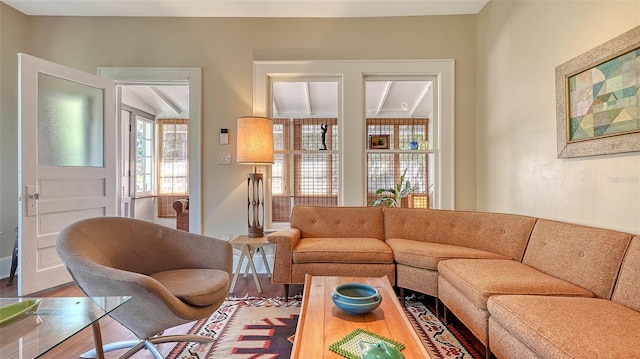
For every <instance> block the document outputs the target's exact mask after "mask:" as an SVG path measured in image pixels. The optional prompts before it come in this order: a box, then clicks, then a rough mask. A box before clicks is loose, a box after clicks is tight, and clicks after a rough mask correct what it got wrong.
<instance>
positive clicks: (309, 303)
mask: <svg viewBox="0 0 640 359" xmlns="http://www.w3.org/2000/svg"><path fill="white" fill-rule="evenodd" d="M352 282H359V283H365V284H369V285H372V286H374V287H376V288H377V289H378V291H380V294H381V295H382V303H380V306H379V307H378V308H376V309H375V310H374V311H372V312H369V313H367V314H361V315H354V314H349V313H347V312H345V311H343V310H341V309H340V308H338V307H336V306H335V305H334V304H333V301H332V300H331V292H333V289H334V288H335V287H336V286H337V285H339V284H342V283H352ZM302 299H303V301H302V308H301V310H300V318H299V320H298V327H297V329H296V336H295V341H294V342H293V350H292V352H291V358H300V359H302V358H318V359H319V358H342V356H340V355H338V354H336V353H334V352H332V351H331V350H329V346H330V345H331V344H333V343H336V342H338V341H340V340H341V339H343V338H344V337H345V336H346V335H347V334H349V333H351V332H353V331H354V330H356V329H358V328H360V329H363V330H366V331H369V332H373V333H375V334H377V335H379V336H382V337H385V338H389V339H392V340H395V341H397V342H400V343H402V344H404V345H406V348H405V349H404V350H402V353H403V354H404V356H405V357H406V358H407V359H411V358H420V359H422V358H431V357H430V356H429V354H428V353H427V351H426V349H425V347H424V344H423V343H422V340H421V339H420V337H419V336H418V334H417V333H416V332H415V330H414V329H413V326H412V325H411V322H409V319H408V318H407V315H406V314H405V312H404V309H403V308H402V306H401V305H400V302H399V301H398V298H397V296H396V294H395V292H394V291H393V288H392V287H391V284H390V283H389V279H388V278H387V277H382V278H368V277H324V276H310V275H307V276H306V278H305V283H304V293H303V298H302Z"/></svg>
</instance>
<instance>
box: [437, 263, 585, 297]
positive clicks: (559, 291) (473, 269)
mask: <svg viewBox="0 0 640 359" xmlns="http://www.w3.org/2000/svg"><path fill="white" fill-rule="evenodd" d="M438 273H439V274H440V276H441V277H443V278H445V279H446V280H447V281H449V283H451V285H452V286H453V287H455V288H456V289H458V290H459V291H460V292H461V293H462V294H463V295H464V296H465V297H466V298H468V300H469V301H470V302H471V303H473V304H474V305H475V306H476V307H478V308H481V309H486V308H487V300H488V299H489V297H490V296H492V295H497V294H540V295H561V296H579V297H593V293H591V292H590V291H588V290H586V289H584V288H580V287H578V286H577V285H574V284H571V283H569V282H566V281H564V280H562V279H558V278H555V277H552V276H550V275H548V274H545V273H543V272H540V271H539V270H537V269H535V268H533V267H530V266H528V265H526V264H522V263H520V262H516V261H513V260H504V259H450V260H446V261H442V262H440V264H438Z"/></svg>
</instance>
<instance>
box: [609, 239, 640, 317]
mask: <svg viewBox="0 0 640 359" xmlns="http://www.w3.org/2000/svg"><path fill="white" fill-rule="evenodd" d="M611 300H613V301H614V302H618V303H620V304H622V305H625V306H627V307H629V308H631V309H634V310H637V311H638V312H640V236H635V237H633V239H632V240H631V245H630V246H629V249H628V250H627V254H626V255H625V257H624V259H623V260H622V268H620V275H619V276H618V281H617V282H616V287H615V288H614V290H613V296H612V297H611Z"/></svg>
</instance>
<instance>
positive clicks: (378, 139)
mask: <svg viewBox="0 0 640 359" xmlns="http://www.w3.org/2000/svg"><path fill="white" fill-rule="evenodd" d="M389 148H390V144H389V135H370V136H369V149H372V150H388V149H389Z"/></svg>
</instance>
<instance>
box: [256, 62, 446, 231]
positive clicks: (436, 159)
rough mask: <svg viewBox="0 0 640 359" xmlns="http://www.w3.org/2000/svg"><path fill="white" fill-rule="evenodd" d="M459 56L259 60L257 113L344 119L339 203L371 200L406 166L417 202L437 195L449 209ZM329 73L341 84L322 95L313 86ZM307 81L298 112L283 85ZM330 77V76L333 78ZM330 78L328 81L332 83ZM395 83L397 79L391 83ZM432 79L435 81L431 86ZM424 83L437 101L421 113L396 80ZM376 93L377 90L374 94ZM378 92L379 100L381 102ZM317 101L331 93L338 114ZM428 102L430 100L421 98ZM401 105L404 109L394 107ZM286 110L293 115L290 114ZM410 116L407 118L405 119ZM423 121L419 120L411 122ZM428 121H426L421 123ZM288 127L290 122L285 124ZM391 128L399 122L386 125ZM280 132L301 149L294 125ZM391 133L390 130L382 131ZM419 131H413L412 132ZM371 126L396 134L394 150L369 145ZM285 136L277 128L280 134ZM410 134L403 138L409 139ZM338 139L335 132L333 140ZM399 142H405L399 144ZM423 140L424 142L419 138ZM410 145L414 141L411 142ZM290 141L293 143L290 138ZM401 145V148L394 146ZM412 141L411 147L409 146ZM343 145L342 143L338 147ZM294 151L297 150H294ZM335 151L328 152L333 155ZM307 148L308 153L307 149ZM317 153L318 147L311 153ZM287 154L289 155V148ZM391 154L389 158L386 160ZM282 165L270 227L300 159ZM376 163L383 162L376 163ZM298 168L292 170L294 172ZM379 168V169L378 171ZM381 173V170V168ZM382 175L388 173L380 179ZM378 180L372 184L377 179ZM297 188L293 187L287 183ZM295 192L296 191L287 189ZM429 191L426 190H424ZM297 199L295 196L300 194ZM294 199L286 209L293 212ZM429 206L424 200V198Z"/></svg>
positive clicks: (299, 92)
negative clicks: (283, 92) (400, 93)
mask: <svg viewBox="0 0 640 359" xmlns="http://www.w3.org/2000/svg"><path fill="white" fill-rule="evenodd" d="M454 74H455V61H454V60H451V59H449V60H390V61H380V60H374V61H367V60H362V61H354V60H348V61H341V60H335V61H333V60H323V61H255V62H254V86H255V88H254V97H253V98H254V103H253V109H254V113H253V114H254V115H257V116H268V117H271V118H276V119H286V120H288V121H289V122H288V123H289V126H293V122H292V121H293V119H304V118H336V119H337V123H338V125H337V129H338V130H339V131H340V133H339V135H338V136H337V137H334V138H335V140H336V141H337V143H335V144H334V146H339V150H335V154H336V155H337V160H339V163H338V164H336V168H337V169H338V170H339V171H340V172H339V173H335V172H334V173H332V176H335V178H336V180H335V182H336V183H337V186H339V188H338V190H337V195H336V201H337V205H339V206H362V205H366V204H367V203H368V201H369V196H370V193H371V191H372V190H374V189H375V188H376V187H377V186H380V187H386V186H387V185H388V184H391V185H392V184H393V183H394V181H395V180H396V178H397V177H399V176H400V175H402V173H403V171H404V169H405V168H408V169H407V174H408V176H409V179H410V181H411V184H412V186H415V187H418V186H420V188H419V189H417V193H416V196H414V198H413V200H414V206H417V205H416V203H415V202H416V201H418V202H420V201H421V200H422V201H423V202H424V198H420V197H419V196H418V195H421V196H425V195H427V196H429V195H430V196H431V197H430V199H431V203H430V207H432V208H441V209H454V208H455V178H454V174H455V173H454V168H455V158H454V148H455V134H454V128H455V124H454V122H455V118H454V107H455V101H454V100H455V86H454V83H455V81H454ZM327 78H333V79H334V81H335V83H336V84H337V85H335V86H336V90H335V95H334V94H333V93H332V95H331V96H328V97H326V98H325V97H321V98H317V96H314V94H315V93H314V90H316V89H315V88H314V87H313V86H312V84H313V83H315V82H321V81H322V80H325V79H327ZM303 79H307V81H308V87H307V85H305V84H300V85H299V86H298V87H296V88H295V89H292V90H291V91H289V92H287V95H288V96H286V97H287V98H296V99H301V100H302V101H301V102H295V101H294V103H300V104H302V105H301V106H300V107H299V108H296V109H295V110H297V112H298V114H297V115H294V114H290V112H293V111H292V109H291V108H287V106H285V105H287V103H286V102H285V103H282V102H280V101H279V100H280V99H281V97H280V95H279V93H280V89H279V88H278V87H277V86H276V84H278V83H288V82H296V83H300V82H304V80H303ZM325 81H327V80H325ZM327 82H328V81H327ZM389 82H390V83H389ZM424 82H429V83H430V86H424ZM396 85H402V86H406V87H421V86H422V90H421V91H412V92H411V93H413V94H414V96H417V97H424V98H425V99H428V100H430V101H432V103H431V104H430V105H431V110H432V112H427V113H426V114H423V113H421V112H420V111H418V110H420V109H421V107H420V106H416V107H414V106H412V105H411V104H412V101H410V100H409V99H405V100H403V99H402V96H396V94H398V92H397V91H395V89H394V86H396ZM372 91H373V92H372ZM376 98H377V99H378V101H376ZM314 99H316V100H318V101H320V102H319V103H321V104H322V103H324V101H326V100H327V99H330V100H331V101H332V102H331V103H332V105H334V106H335V109H334V112H335V113H337V115H335V114H329V113H322V111H319V108H322V107H326V105H325V106H316V105H317V102H314ZM421 103H423V102H421ZM388 105H393V106H392V108H395V110H396V111H389V106H388ZM283 114H286V115H283ZM369 119H375V120H384V119H386V120H389V121H390V120H393V121H396V120H402V121H401V122H403V123H398V124H397V127H394V126H396V124H393V125H392V124H389V123H387V124H384V123H379V124H377V125H375V126H378V127H377V128H378V129H379V131H378V130H377V129H376V127H375V126H373V125H372V126H373V127H369V125H368V124H367V123H368V120H369ZM404 120H407V121H406V122H404ZM414 120H415V121H416V122H411V121H414ZM420 120H422V121H423V122H424V120H426V123H420V122H417V121H420ZM283 126H284V125H283ZM384 126H391V127H386V128H383V127H384ZM274 131H284V132H282V137H287V135H285V134H284V133H287V134H288V136H289V138H288V139H286V138H283V140H284V141H290V142H289V143H290V146H291V148H293V141H294V130H293V129H291V128H289V129H284V127H280V128H278V129H275V130H274ZM382 131H385V132H382ZM411 131H413V133H412V132H411ZM420 131H423V132H424V137H425V138H426V141H424V142H423V143H422V145H421V144H420V143H418V149H416V150H412V149H411V148H413V147H411V142H412V141H411V140H409V137H417V136H420ZM369 132H371V133H378V134H388V135H389V139H390V141H391V139H392V138H393V141H394V142H390V143H389V149H386V148H385V147H386V145H385V146H378V147H379V149H369V142H368V139H369V137H368V136H369ZM275 134H276V136H277V133H275ZM403 136H404V137H406V138H407V139H402V137H403ZM332 140H333V138H332ZM395 141H398V143H397V145H396V142H395ZM418 142H420V141H418ZM407 143H408V147H406V144H407ZM285 145H286V144H285ZM391 146H394V147H391ZM403 146H404V147H403ZM335 148H336V149H337V148H338V147H335ZM290 151H292V152H293V153H292V154H289V155H288V156H294V154H297V153H296V150H293V149H292V150H290ZM315 151H316V152H319V151H318V150H315ZM330 152H331V150H328V151H327V154H328V153H330ZM306 153H308V152H307V151H304V152H303V151H301V153H300V154H306ZM309 154H311V153H309ZM281 155H284V153H282V154H281ZM383 160H384V161H383ZM286 161H288V162H287V165H286V166H285V165H284V162H282V161H281V163H279V164H278V163H277V164H276V165H275V166H274V167H273V168H272V172H273V173H272V174H273V178H272V179H273V182H274V183H273V198H269V196H270V195H272V193H267V194H266V195H267V201H266V203H268V202H269V200H272V202H273V211H272V212H273V213H265V218H266V224H265V225H266V226H267V228H268V227H269V226H270V225H271V223H270V221H276V220H277V218H278V215H277V213H276V212H277V211H278V210H279V207H278V204H277V203H276V201H278V200H279V199H278V198H276V192H278V191H280V192H278V193H286V194H287V195H291V196H293V190H294V187H293V184H294V182H295V181H293V178H294V177H295V174H294V173H293V171H294V169H295V161H294V160H293V159H291V160H286ZM374 161H375V162H374ZM287 171H290V173H287ZM374 171H377V172H374ZM374 173H375V174H374ZM378 177H384V178H386V180H385V181H387V182H383V181H379V178H378ZM369 182H371V183H369ZM286 186H289V188H286ZM286 191H289V192H286ZM424 193H426V194H424ZM294 199H295V198H294ZM291 202H292V200H290V201H289V202H288V203H287V204H286V205H287V207H286V209H284V210H283V211H285V212H287V213H288V210H289V209H290V206H291ZM422 206H424V204H422Z"/></svg>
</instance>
